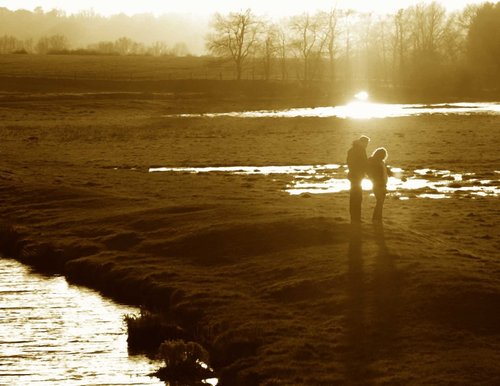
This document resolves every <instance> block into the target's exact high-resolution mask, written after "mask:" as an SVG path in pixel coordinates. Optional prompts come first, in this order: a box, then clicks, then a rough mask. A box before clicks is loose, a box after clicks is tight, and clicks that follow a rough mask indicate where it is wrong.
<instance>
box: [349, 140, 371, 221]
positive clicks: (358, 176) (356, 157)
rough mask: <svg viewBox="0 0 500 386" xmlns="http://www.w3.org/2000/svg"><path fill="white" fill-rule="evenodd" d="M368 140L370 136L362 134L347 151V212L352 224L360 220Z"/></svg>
mask: <svg viewBox="0 0 500 386" xmlns="http://www.w3.org/2000/svg"><path fill="white" fill-rule="evenodd" d="M368 142H370V138H368V137H366V136H364V135H363V136H361V137H360V138H359V139H357V140H355V141H354V142H353V143H352V147H351V148H350V149H349V151H348V152H347V166H348V168H349V173H348V174H347V178H348V179H349V181H350V183H351V190H350V195H349V212H350V214H351V223H354V224H355V223H358V224H359V223H360V222H361V201H362V200H363V190H362V188H361V182H362V181H363V178H364V177H365V174H366V167H367V156H366V147H367V146H368Z"/></svg>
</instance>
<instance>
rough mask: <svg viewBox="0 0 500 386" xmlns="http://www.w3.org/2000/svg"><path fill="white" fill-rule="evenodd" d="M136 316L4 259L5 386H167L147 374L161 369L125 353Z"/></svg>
mask: <svg viewBox="0 0 500 386" xmlns="http://www.w3.org/2000/svg"><path fill="white" fill-rule="evenodd" d="M137 313H138V310H137V309H136V308H134V307H129V306H124V305H119V304H116V303H114V302H112V301H111V300H108V299H105V298H103V297H101V296H100V295H99V294H97V293H96V292H94V291H92V290H89V289H86V288H82V287H77V286H73V285H70V284H68V283H67V282H66V280H65V279H64V277H62V276H51V277H47V276H42V275H38V274H35V273H33V272H31V271H30V269H29V268H28V267H26V266H24V265H22V264H20V263H18V262H17V261H14V260H11V259H5V258H2V257H0V385H2V386H10V385H12V386H14V385H19V386H21V385H22V386H30V385H47V386H48V385H51V386H57V385H65V386H67V385H70V386H72V385H75V386H76V385H165V383H164V382H161V381H160V380H159V379H158V378H156V377H153V376H149V375H148V374H151V373H152V372H154V371H155V370H157V369H158V368H159V367H160V365H161V363H160V362H153V361H150V360H148V359H147V358H146V357H144V356H129V354H128V352H127V334H126V328H125V323H124V320H123V317H124V316H125V315H126V314H137Z"/></svg>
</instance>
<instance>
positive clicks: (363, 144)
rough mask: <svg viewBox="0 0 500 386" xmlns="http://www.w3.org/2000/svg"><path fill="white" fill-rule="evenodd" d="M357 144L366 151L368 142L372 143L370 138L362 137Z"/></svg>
mask: <svg viewBox="0 0 500 386" xmlns="http://www.w3.org/2000/svg"><path fill="white" fill-rule="evenodd" d="M355 142H357V143H358V144H359V145H360V146H362V147H363V148H364V149H366V147H367V146H368V142H370V138H368V137H367V136H366V135H362V136H361V137H359V139H358V140H356V141H355Z"/></svg>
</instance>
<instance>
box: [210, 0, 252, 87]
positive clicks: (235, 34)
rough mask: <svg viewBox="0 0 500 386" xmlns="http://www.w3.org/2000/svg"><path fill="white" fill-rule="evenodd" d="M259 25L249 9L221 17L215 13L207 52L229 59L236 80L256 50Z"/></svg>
mask: <svg viewBox="0 0 500 386" xmlns="http://www.w3.org/2000/svg"><path fill="white" fill-rule="evenodd" d="M259 27H260V23H259V21H258V20H257V18H256V17H255V16H254V14H253V13H252V11H251V10H250V9H248V10H246V11H245V12H240V13H230V14H228V15H227V16H223V15H221V14H219V13H216V14H215V16H214V20H213V23H212V28H213V29H214V31H215V32H214V33H213V34H210V35H208V37H207V48H208V50H209V51H210V52H211V53H213V54H215V55H219V56H222V57H228V58H230V59H231V60H232V61H233V62H234V65H235V68H236V79H238V80H240V79H241V75H242V73H243V69H244V65H245V61H246V59H247V58H248V56H249V55H251V54H252V53H253V51H254V49H255V48H256V47H255V46H256V43H257V39H258V36H257V35H258V33H259V30H260V28H259Z"/></svg>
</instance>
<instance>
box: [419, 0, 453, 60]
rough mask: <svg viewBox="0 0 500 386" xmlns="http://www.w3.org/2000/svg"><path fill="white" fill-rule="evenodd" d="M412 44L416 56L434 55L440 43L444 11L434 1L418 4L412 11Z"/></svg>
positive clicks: (444, 20) (444, 19)
mask: <svg viewBox="0 0 500 386" xmlns="http://www.w3.org/2000/svg"><path fill="white" fill-rule="evenodd" d="M411 11H412V22H413V23H412V25H413V44H414V50H415V52H416V53H417V55H421V54H425V55H427V56H431V55H435V54H436V53H437V52H438V49H439V44H440V43H441V41H442V38H443V33H444V29H445V24H446V9H445V8H444V7H443V6H442V5H441V4H439V3H437V2H436V1H433V2H432V3H429V4H425V3H419V4H417V5H415V6H414V7H413V8H412V9H411Z"/></svg>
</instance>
